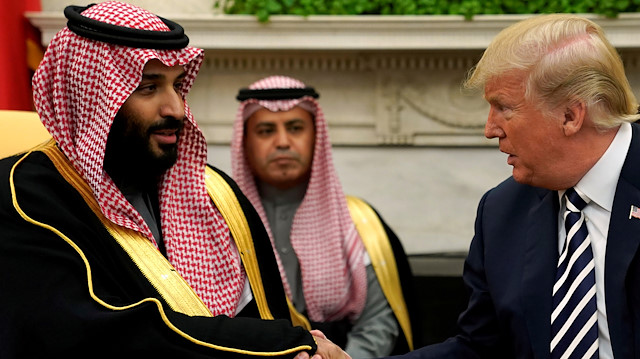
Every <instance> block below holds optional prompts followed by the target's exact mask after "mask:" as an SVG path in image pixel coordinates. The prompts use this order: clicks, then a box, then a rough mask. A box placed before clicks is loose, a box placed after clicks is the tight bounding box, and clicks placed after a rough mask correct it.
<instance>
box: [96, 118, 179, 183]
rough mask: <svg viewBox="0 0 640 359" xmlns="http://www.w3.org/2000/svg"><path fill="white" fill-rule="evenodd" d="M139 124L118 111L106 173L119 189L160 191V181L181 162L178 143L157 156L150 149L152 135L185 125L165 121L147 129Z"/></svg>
mask: <svg viewBox="0 0 640 359" xmlns="http://www.w3.org/2000/svg"><path fill="white" fill-rule="evenodd" d="M139 123H140V122H138V121H135V118H132V117H131V116H126V114H122V113H120V112H118V114H117V115H116V117H115V119H114V121H113V125H112V126H111V130H110V131H109V137H108V138H107V145H106V150H105V155H104V170H105V171H106V172H107V173H108V174H109V176H110V177H111V178H112V179H113V181H114V182H115V183H116V185H117V186H118V187H119V188H120V189H124V188H132V189H135V190H139V191H149V190H151V189H154V188H157V185H158V180H159V178H160V177H161V176H162V175H163V174H164V173H165V172H166V171H167V170H168V169H169V168H171V167H172V166H173V165H174V164H175V163H176V161H177V159H178V142H176V143H175V144H163V145H160V146H159V147H160V149H161V150H162V151H163V153H162V154H161V155H157V154H155V153H153V151H152V150H151V148H150V143H149V137H150V134H151V132H153V131H155V130H157V129H161V128H180V129H181V128H182V126H183V122H182V121H180V120H177V119H175V118H165V119H164V120H162V121H160V122H158V123H154V124H153V125H151V126H150V127H147V128H142V127H140V125H139ZM179 135H180V131H178V133H177V136H179Z"/></svg>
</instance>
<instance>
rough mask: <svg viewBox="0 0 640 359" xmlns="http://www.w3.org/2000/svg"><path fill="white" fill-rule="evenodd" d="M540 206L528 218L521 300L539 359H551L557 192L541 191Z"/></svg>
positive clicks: (538, 204)
mask: <svg viewBox="0 0 640 359" xmlns="http://www.w3.org/2000/svg"><path fill="white" fill-rule="evenodd" d="M539 194H540V202H538V203H537V204H534V205H533V206H532V208H531V210H530V211H529V214H528V221H527V222H528V223H529V228H528V229H527V231H526V244H525V246H526V248H525V253H524V268H523V277H522V294H523V297H522V300H523V302H524V311H525V320H526V323H527V329H528V330H529V337H530V338H531V346H532V347H533V352H534V356H535V357H536V358H548V357H549V343H550V342H551V324H550V321H551V292H552V288H553V283H554V281H555V273H556V266H557V261H558V240H557V238H558V219H557V213H558V198H557V192H554V191H548V190H541V189H540V190H539Z"/></svg>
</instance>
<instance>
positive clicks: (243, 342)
mask: <svg viewBox="0 0 640 359" xmlns="http://www.w3.org/2000/svg"><path fill="white" fill-rule="evenodd" d="M20 157H21V156H14V157H9V158H6V159H3V160H0V181H1V182H0V358H53V357H67V358H68V357H86V358H134V357H135V358H140V357H143V358H164V357H173V358H214V357H215V358H243V357H256V356H264V355H265V353H267V355H268V353H269V352H280V351H284V350H287V349H291V348H296V347H298V346H301V345H307V346H311V348H312V349H311V352H313V351H314V350H315V349H316V344H315V342H314V340H313V338H312V337H311V335H310V334H309V333H308V332H307V331H305V330H303V329H301V328H294V327H292V326H291V324H290V321H289V318H290V317H289V312H288V308H287V306H286V301H285V296H284V291H283V289H282V284H281V282H280V275H279V273H278V270H277V265H276V262H275V258H274V256H273V252H272V249H271V244H270V242H269V239H268V237H267V234H266V231H265V230H264V227H263V226H262V223H261V221H260V218H259V216H258V215H257V213H256V212H255V210H254V209H253V207H251V205H250V203H249V201H248V200H247V199H246V198H245V197H244V196H243V195H242V194H241V192H240V191H239V189H238V188H237V186H236V185H235V183H233V181H231V180H230V179H229V178H228V177H227V176H225V175H223V177H225V179H226V180H227V181H228V182H229V183H230V185H231V187H232V188H233V190H234V192H235V194H236V196H237V197H238V199H239V201H240V203H241V206H242V208H243V211H244V213H245V216H246V217H247V220H248V222H249V224H250V227H251V228H250V229H251V232H252V235H253V238H254V245H255V250H256V252H257V257H258V261H259V269H260V272H261V275H262V280H263V283H264V287H265V292H266V296H267V301H268V303H269V307H270V310H271V312H272V314H273V315H274V317H275V318H276V320H273V321H270V320H261V319H257V318H256V317H258V310H257V306H256V304H255V301H252V302H251V303H250V304H249V305H248V306H247V307H246V308H245V309H244V310H243V311H242V312H241V313H240V314H239V316H238V317H236V318H233V319H231V318H228V317H226V316H217V317H213V318H212V317H197V316H193V317H191V316H187V315H184V314H181V313H178V312H175V311H172V310H171V309H169V307H168V306H167V305H165V304H164V302H163V305H162V307H163V309H164V313H166V318H165V320H163V318H162V317H161V314H160V310H159V309H158V307H157V306H156V305H155V304H154V303H146V302H145V303H142V304H138V305H133V304H135V303H137V302H139V301H141V300H142V299H144V298H148V297H154V298H157V299H159V300H160V301H162V298H161V297H160V295H159V294H158V292H157V291H156V290H155V289H154V287H153V286H152V285H151V284H150V283H149V282H148V281H147V280H146V278H145V277H144V276H143V275H142V273H141V272H140V270H139V269H138V268H137V267H136V265H135V264H134V263H133V262H132V261H131V260H130V258H129V257H128V256H127V254H126V253H125V252H124V251H123V250H122V248H121V247H119V245H118V244H117V243H116V242H115V241H114V240H113V238H112V237H111V236H110V234H109V233H108V232H107V230H106V229H105V227H104V226H103V224H102V223H101V222H100V220H99V219H98V218H97V217H95V215H94V213H93V212H92V211H91V210H90V209H89V207H88V205H87V203H86V202H85V201H84V200H83V198H82V197H81V195H80V194H79V193H78V192H77V191H76V190H75V189H74V188H73V187H72V186H71V185H70V184H69V183H68V182H66V181H65V179H64V178H63V177H62V176H61V175H60V174H59V173H58V171H57V170H56V168H55V166H54V165H53V163H52V162H51V161H50V160H49V158H48V157H47V156H46V155H45V154H43V153H41V152H34V153H31V154H30V155H28V157H27V158H26V159H25V160H24V161H22V162H21V163H20V164H18V165H17V166H15V167H16V168H15V173H14V174H13V180H14V185H15V199H17V203H18V205H19V207H20V208H21V209H22V210H23V211H24V212H25V213H26V214H27V215H28V216H29V217H31V218H32V219H34V220H36V221H39V222H42V223H46V224H47V225H50V226H51V227H52V228H54V229H55V230H56V231H59V232H60V233H61V234H63V235H64V236H66V237H67V238H68V239H69V240H70V241H71V242H73V243H74V244H75V245H76V246H77V247H78V248H79V249H80V250H81V251H82V252H83V253H84V255H85V256H86V260H87V262H88V263H89V264H90V273H88V271H87V267H86V266H85V262H84V261H83V259H82V258H81V256H80V255H79V254H78V252H77V251H76V250H75V249H74V248H72V246H71V245H70V244H69V243H67V242H66V241H65V240H63V239H62V237H61V236H60V235H59V234H56V233H54V232H53V231H52V230H49V229H45V228H42V227H41V226H36V225H34V224H32V223H29V222H27V221H26V220H25V219H23V218H22V217H21V216H20V214H19V213H18V211H17V210H16V208H15V207H14V203H13V198H12V191H11V187H10V182H9V177H10V171H11V170H12V168H13V167H14V165H15V164H16V162H17V161H18V160H19V158H20ZM89 285H91V286H92V287H93V291H94V293H95V295H96V297H97V298H98V299H99V300H100V301H103V302H105V303H107V304H108V305H112V306H116V307H120V306H126V305H133V306H132V307H131V308H129V309H124V310H113V309H110V308H108V307H107V306H105V305H103V304H100V303H99V301H98V300H96V299H95V298H92V297H91V296H90V291H89ZM278 318H280V319H278ZM167 322H169V323H171V324H172V325H175V327H177V328H179V329H180V330H181V331H183V332H184V333H186V334H188V335H189V336H191V337H193V338H195V339H197V340H201V341H203V342H206V343H209V344H213V345H214V346H216V347H214V348H209V347H206V346H203V345H201V344H197V343H194V342H193V341H192V340H188V339H187V338H185V337H184V336H181V335H179V334H177V333H176V331H174V330H172V329H171V328H170V326H169V325H167ZM294 356H295V353H291V354H286V355H280V356H276V357H291V358H292V357H294Z"/></svg>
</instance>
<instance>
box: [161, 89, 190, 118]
mask: <svg viewBox="0 0 640 359" xmlns="http://www.w3.org/2000/svg"><path fill="white" fill-rule="evenodd" d="M160 116H162V117H173V118H177V119H181V118H184V101H183V100H182V96H181V95H180V94H179V93H177V92H175V91H167V94H166V96H164V98H163V103H162V105H161V107H160Z"/></svg>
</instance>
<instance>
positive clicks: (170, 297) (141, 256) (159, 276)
mask: <svg viewBox="0 0 640 359" xmlns="http://www.w3.org/2000/svg"><path fill="white" fill-rule="evenodd" d="M34 151H42V152H43V153H45V154H46V155H47V157H49V158H50V159H51V161H52V162H53V163H54V165H55V166H56V169H58V171H59V172H60V174H61V175H62V176H63V177H64V179H65V180H66V181H67V182H69V184H71V185H72V186H73V187H74V188H75V189H76V190H77V191H78V192H79V193H80V194H81V195H82V197H83V198H84V200H85V201H86V202H87V204H88V205H89V207H90V208H91V209H92V211H93V212H94V213H95V214H96V216H98V218H99V219H100V220H101V221H102V223H103V224H104V226H105V228H106V229H107V230H108V231H109V233H110V234H111V236H112V237H113V238H114V239H115V240H116V241H117V242H118V243H119V244H120V245H121V246H122V248H123V249H124V250H125V252H126V253H127V254H128V255H129V256H130V258H131V260H132V261H133V262H134V263H135V264H136V266H138V268H140V271H141V272H142V273H143V274H144V275H145V277H146V278H147V279H148V280H149V282H150V283H151V284H152V285H153V286H154V288H156V290H157V291H158V293H159V294H160V295H161V296H162V298H163V299H164V300H165V301H166V302H167V304H168V305H169V306H170V307H171V309H172V310H174V311H177V312H181V313H184V314H187V315H191V316H195V315H197V316H209V317H210V316H212V314H211V312H210V311H209V309H208V308H207V307H206V306H205V304H204V303H203V302H202V300H201V299H200V298H199V297H198V296H197V294H196V293H195V292H194V291H193V289H192V288H191V287H190V286H189V285H188V283H187V282H186V281H185V280H184V279H183V278H182V277H181V276H180V275H179V273H178V272H177V271H176V270H175V269H174V268H173V266H171V264H170V263H169V262H168V261H167V260H166V258H165V257H164V256H163V255H162V254H161V253H160V251H158V249H157V248H156V247H155V246H153V244H152V243H151V242H150V241H149V240H148V239H146V238H145V237H144V236H142V235H141V234H139V233H137V232H135V231H133V230H129V229H127V228H123V227H120V226H118V225H116V224H114V223H112V222H111V221H109V220H108V219H107V218H106V217H104V215H103V214H102V212H101V211H100V209H99V206H98V203H97V201H96V200H95V197H94V196H93V192H92V191H91V189H90V188H89V185H88V184H87V183H86V182H85V181H84V180H83V179H82V178H81V177H80V175H79V174H78V173H77V172H76V171H75V169H74V168H73V166H72V165H71V163H69V161H68V160H67V158H66V157H65V156H64V154H63V153H62V152H61V151H60V150H59V149H58V148H57V146H56V144H55V142H54V141H53V140H51V141H49V142H47V143H45V144H43V145H41V146H38V147H37V148H35V149H34ZM30 153H31V152H28V153H26V154H25V155H24V156H23V157H21V158H20V159H19V160H18V161H17V162H16V163H15V164H14V166H13V167H12V169H11V172H10V177H9V186H10V188H11V196H12V203H13V206H14V208H15V209H16V211H17V213H18V214H19V215H20V216H21V217H22V218H23V219H24V220H25V221H27V222H29V223H32V224H34V225H36V226H39V227H42V228H45V229H47V230H49V231H51V232H53V233H54V234H56V235H57V236H59V237H60V238H62V239H63V240H64V241H65V242H66V243H67V244H69V245H70V246H71V247H72V248H73V249H74V250H75V251H76V252H77V253H78V255H79V256H80V257H81V258H82V261H83V262H84V264H85V269H86V274H87V281H88V290H89V295H90V296H91V298H92V299H93V300H95V301H96V302H97V303H99V304H100V305H102V306H104V307H106V308H108V309H111V310H115V311H121V310H126V309H130V308H134V307H136V306H139V305H141V304H143V303H147V302H152V303H154V304H155V305H156V307H157V308H158V312H159V314H160V316H161V318H162V320H163V322H164V323H165V325H167V327H169V328H170V329H171V330H173V331H174V332H175V333H176V334H178V335H180V336H182V337H183V338H185V339H187V340H189V341H191V342H192V343H195V344H197V345H201V346H204V347H207V348H211V349H215V350H220V351H226V352H232V353H238V354H243V355H253V356H278V355H287V354H291V355H293V354H295V353H298V352H300V351H305V350H310V349H311V346H309V345H300V346H297V347H294V348H289V349H286V350H282V351H279V352H256V351H250V350H244V349H239V348H229V347H224V346H220V345H216V344H212V343H208V342H204V341H202V340H199V339H196V338H194V337H192V336H190V335H189V334H187V333H185V332H183V331H182V330H181V329H180V328H178V327H176V326H175V325H174V324H173V323H172V322H171V321H170V320H169V318H168V317H167V315H166V313H165V310H164V308H163V306H162V303H161V302H160V301H159V300H158V299H156V298H153V297H148V298H144V299H142V300H140V301H138V302H137V303H133V304H130V305H126V306H114V305H111V304H109V303H107V302H105V301H104V300H102V299H101V298H99V297H98V296H97V295H96V294H95V292H94V290H93V283H92V274H91V265H90V263H89V261H88V259H87V258H86V256H85V254H84V253H83V251H82V249H81V248H80V247H78V245H77V244H75V243H74V242H73V241H72V240H71V239H70V238H69V237H67V236H66V235H65V234H64V233H62V232H60V231H59V230H58V229H57V228H54V227H53V226H51V225H48V224H46V223H42V222H39V221H36V220H34V219H33V218H31V217H29V216H28V215H27V214H26V213H25V212H24V211H23V210H22V208H21V207H20V205H19V204H18V199H17V195H16V189H15V183H14V173H15V170H16V168H17V166H18V165H19V164H20V163H21V162H22V161H23V160H24V159H26V158H27V157H28V156H29V154H30ZM225 184H226V182H225ZM227 186H228V185H227ZM229 189H230V187H229ZM234 198H235V196H234ZM236 203H237V199H236ZM216 205H217V204H216ZM238 206H239V203H238ZM220 211H221V213H224V212H223V209H220ZM223 216H224V215H223ZM243 217H244V216H243ZM225 220H226V217H225ZM245 222H246V219H245ZM228 225H229V227H230V228H231V227H232V226H233V225H232V224H229V223H228ZM247 230H248V227H247ZM232 233H233V232H232ZM248 238H249V239H250V238H251V237H250V234H249V237H248ZM252 246H253V245H252ZM239 248H240V247H239ZM254 256H255V254H254ZM244 263H245V262H244V260H243V264H244ZM245 270H246V269H245ZM254 270H257V262H255V267H254ZM250 271H251V270H247V272H250ZM258 275H259V272H258ZM260 283H261V281H260ZM262 293H263V294H264V291H263V292H262ZM264 301H265V302H266V297H265V298H264ZM261 315H262V311H261ZM269 315H270V313H269Z"/></svg>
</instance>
